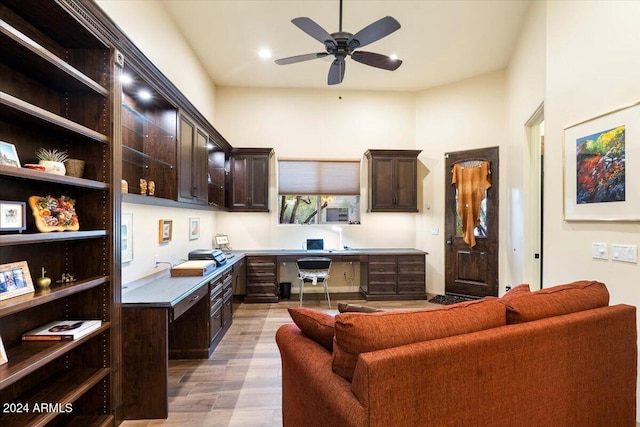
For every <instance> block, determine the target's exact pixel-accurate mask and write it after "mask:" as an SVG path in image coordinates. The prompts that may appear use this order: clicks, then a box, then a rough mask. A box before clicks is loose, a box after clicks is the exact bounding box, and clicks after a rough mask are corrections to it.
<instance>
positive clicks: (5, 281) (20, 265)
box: [0, 261, 34, 300]
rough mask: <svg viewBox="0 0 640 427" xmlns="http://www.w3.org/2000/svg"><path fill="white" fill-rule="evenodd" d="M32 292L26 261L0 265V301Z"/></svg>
mask: <svg viewBox="0 0 640 427" xmlns="http://www.w3.org/2000/svg"><path fill="white" fill-rule="evenodd" d="M33 291H34V289H33V282H32V281H31V274H30V273H29V266H28V265H27V262H26V261H20V262H13V263H11V264H2V265H0V300H4V299H9V298H13V297H17V296H20V295H24V294H28V293H30V292H33Z"/></svg>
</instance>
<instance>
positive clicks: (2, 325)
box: [0, 0, 121, 426]
mask: <svg viewBox="0 0 640 427" xmlns="http://www.w3.org/2000/svg"><path fill="white" fill-rule="evenodd" d="M104 34H106V31H105V29H104V28H103V26H102V25H101V23H100V22H98V21H97V20H96V18H95V16H94V15H93V14H92V13H91V12H90V11H89V10H88V9H87V8H86V5H85V3H84V2H76V1H74V0H67V1H64V2H54V1H47V2H41V1H33V0H2V3H1V4H0V58H2V59H1V60H0V76H1V77H0V141H2V144H1V145H0V189H1V193H2V194H1V196H0V199H2V200H3V206H5V203H9V204H8V205H6V206H8V207H7V208H5V207H3V213H2V214H3V221H0V222H1V223H2V228H0V264H1V265H2V267H1V271H2V274H1V275H0V282H1V283H0V285H1V286H0V337H1V338H2V342H3V344H4V348H5V349H6V352H7V358H8V362H7V363H4V364H1V365H0V402H2V403H3V405H5V406H4V407H3V410H2V411H0V425H2V426H33V425H39V426H45V425H56V426H57V425H82V426H98V425H100V426H104V425H117V424H119V421H118V420H117V419H116V416H117V414H118V406H119V404H120V396H119V393H118V391H119V390H120V388H121V384H120V374H119V371H118V366H119V363H120V362H119V360H120V352H119V348H120V344H119V342H120V325H119V318H120V316H119V310H120V308H119V301H120V283H119V279H120V276H119V274H120V272H119V268H116V266H118V265H119V262H120V259H119V255H118V254H117V253H116V252H115V251H114V248H117V247H118V246H119V237H117V235H119V233H116V230H119V217H120V207H119V203H118V201H117V198H116V195H115V194H114V191H113V188H114V181H116V180H117V181H118V185H119V180H120V179H119V175H118V172H114V167H113V166H114V164H113V162H114V158H117V156H118V151H117V149H116V145H117V143H116V141H115V140H114V139H115V138H114V134H115V129H114V122H115V121H117V120H118V117H119V114H118V113H117V111H116V108H118V109H119V97H120V94H119V89H118V90H114V89H113V87H114V84H113V82H114V81H116V79H117V78H118V77H119V75H120V63H121V61H120V60H121V57H120V55H119V54H118V53H117V51H116V50H115V49H114V47H113V45H111V44H110V43H109V42H108V40H106V39H105V38H104ZM118 135H119V134H118ZM40 148H44V149H46V150H58V151H63V152H66V153H67V154H68V156H69V157H70V158H72V159H75V160H77V161H76V162H73V163H74V164H75V165H81V166H80V167H76V166H75V165H74V166H72V163H71V162H67V164H66V171H65V170H63V169H62V168H60V169H58V170H52V169H47V170H49V172H43V171H40V170H39V169H40V167H39V166H38V165H37V164H38V163H39V159H38V158H37V156H36V154H35V153H36V151H38V150H39V149H40ZM27 166H28V167H27ZM52 172H56V173H52ZM47 196H51V198H48V197H47ZM61 196H64V200H63V197H61ZM32 197H33V198H32ZM29 199H31V200H32V201H33V200H36V201H38V202H39V201H42V200H45V201H46V202H47V205H46V206H45V205H39V204H38V205H34V206H36V207H37V208H36V215H37V218H38V223H39V224H40V225H37V224H36V216H34V215H32V210H31V207H30V204H29ZM62 200H63V201H62ZM71 205H73V208H74V210H75V214H76V215H77V217H74V215H73V212H72V209H71ZM7 216H12V217H13V218H9V221H10V223H13V224H14V225H15V227H11V226H10V227H7V226H6V222H5V221H6V220H7ZM42 223H46V224H48V225H54V224H55V225H62V226H63V227H66V228H67V231H48V229H47V228H46V227H44V226H43V225H42ZM21 228H22V230H21ZM43 274H44V275H46V276H47V277H49V278H51V284H50V286H49V287H48V288H39V287H37V286H36V287H35V289H33V288H30V286H29V284H30V283H31V282H32V283H33V284H36V285H37V283H38V282H37V281H36V279H37V278H38V277H40V276H42V275H43ZM63 275H64V276H63ZM68 275H71V276H72V277H73V278H72V279H71V278H69V276H68ZM7 285H8V286H7ZM12 288H15V289H16V290H18V289H21V288H24V289H26V290H27V291H28V292H26V293H24V294H22V295H17V294H16V293H12V292H11V289H12ZM18 293H20V292H18ZM62 320H74V321H75V320H78V321H82V320H100V321H101V322H102V323H101V326H100V328H99V329H97V330H95V331H93V332H91V333H90V334H88V335H85V336H83V337H80V338H77V339H74V340H70V341H39V342H28V341H23V340H22V334H23V333H25V332H27V331H29V330H31V329H34V328H37V327H40V326H42V325H44V324H47V323H49V322H57V321H62ZM43 402H51V404H55V405H58V404H59V405H62V406H61V407H60V408H58V409H60V410H59V411H58V410H55V411H52V410H46V411H36V410H34V409H35V406H34V405H38V404H39V405H42V403H43ZM6 405H8V406H6ZM20 409H22V410H20Z"/></svg>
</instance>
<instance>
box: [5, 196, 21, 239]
mask: <svg viewBox="0 0 640 427" xmlns="http://www.w3.org/2000/svg"><path fill="white" fill-rule="evenodd" d="M26 229H27V204H26V202H16V201H11V200H0V231H18V232H20V233H22V232H23V231H24V230H26Z"/></svg>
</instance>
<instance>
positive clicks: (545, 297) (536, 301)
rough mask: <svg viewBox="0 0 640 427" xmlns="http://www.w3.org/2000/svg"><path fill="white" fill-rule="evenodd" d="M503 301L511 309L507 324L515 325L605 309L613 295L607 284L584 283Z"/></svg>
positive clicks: (520, 294) (560, 286)
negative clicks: (578, 312) (610, 293)
mask: <svg viewBox="0 0 640 427" xmlns="http://www.w3.org/2000/svg"><path fill="white" fill-rule="evenodd" d="M507 295H508V294H507ZM505 296H506V295H505ZM499 301H501V302H502V303H503V304H504V305H505V306H506V308H507V324H514V323H524V322H531V321H533V320H538V319H544V318H546V317H553V316H561V315H563V314H569V313H575V312H577V311H584V310H590V309H592V308H598V307H605V306H607V305H609V291H608V290H607V287H606V286H605V285H604V283H601V282H596V281H588V280H582V281H578V282H573V283H568V284H566V285H558V286H553V287H551V288H545V289H541V290H539V291H535V292H529V293H526V292H523V293H519V294H517V295H513V296H512V297H510V298H507V299H505V298H504V297H503V298H501V299H500V300H499Z"/></svg>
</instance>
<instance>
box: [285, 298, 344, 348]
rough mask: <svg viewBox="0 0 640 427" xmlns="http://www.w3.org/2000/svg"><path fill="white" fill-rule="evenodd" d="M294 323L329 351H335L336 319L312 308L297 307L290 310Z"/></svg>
mask: <svg viewBox="0 0 640 427" xmlns="http://www.w3.org/2000/svg"><path fill="white" fill-rule="evenodd" d="M289 315H290V316H291V319H293V323H295V324H296V326H297V327H298V328H300V330H301V331H302V332H303V333H304V334H305V335H306V336H308V337H309V338H311V339H312V340H314V341H315V342H317V343H318V344H320V345H321V346H323V347H324V348H326V349H327V350H329V351H332V350H333V334H334V325H335V317H333V316H332V315H331V314H328V313H323V312H321V311H318V310H312V309H310V308H304V307H295V308H290V309H289Z"/></svg>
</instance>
